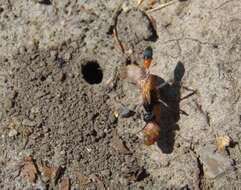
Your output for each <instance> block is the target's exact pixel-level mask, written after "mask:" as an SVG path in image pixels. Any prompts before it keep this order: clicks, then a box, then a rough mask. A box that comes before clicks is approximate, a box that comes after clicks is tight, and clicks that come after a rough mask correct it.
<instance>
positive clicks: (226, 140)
mask: <svg viewBox="0 0 241 190" xmlns="http://www.w3.org/2000/svg"><path fill="white" fill-rule="evenodd" d="M230 142H231V139H230V137H228V136H227V135H225V136H219V137H217V138H216V145H217V150H218V151H220V152H222V151H224V150H225V148H226V147H228V146H229V145H230Z"/></svg>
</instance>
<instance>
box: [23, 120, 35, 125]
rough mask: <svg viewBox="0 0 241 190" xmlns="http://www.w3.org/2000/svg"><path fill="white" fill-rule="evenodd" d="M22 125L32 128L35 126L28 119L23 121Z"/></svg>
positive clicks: (33, 122)
mask: <svg viewBox="0 0 241 190" xmlns="http://www.w3.org/2000/svg"><path fill="white" fill-rule="evenodd" d="M22 125H25V126H30V127H34V126H35V125H37V123H36V122H35V121H31V120H29V119H24V120H23V121H22Z"/></svg>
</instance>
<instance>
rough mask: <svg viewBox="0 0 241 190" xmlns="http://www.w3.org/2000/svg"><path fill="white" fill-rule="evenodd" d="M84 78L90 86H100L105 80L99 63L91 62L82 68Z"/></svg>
mask: <svg viewBox="0 0 241 190" xmlns="http://www.w3.org/2000/svg"><path fill="white" fill-rule="evenodd" d="M81 71H82V75H83V78H84V79H85V81H86V82H88V83H89V84H99V83H101V81H102V79H103V72H102V69H101V67H100V65H99V64H98V62H97V61H89V62H87V63H86V64H85V65H82V67H81Z"/></svg>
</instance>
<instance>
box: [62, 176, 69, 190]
mask: <svg viewBox="0 0 241 190" xmlns="http://www.w3.org/2000/svg"><path fill="white" fill-rule="evenodd" d="M69 189H70V179H69V178H68V177H64V178H63V179H62V180H61V183H60V190H69Z"/></svg>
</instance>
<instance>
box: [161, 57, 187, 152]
mask: <svg viewBox="0 0 241 190" xmlns="http://www.w3.org/2000/svg"><path fill="white" fill-rule="evenodd" d="M184 73H185V68H184V65H183V64H182V63H181V62H178V63H177V65H176V67H175V70H174V81H175V82H174V83H173V84H171V85H170V84H167V85H165V86H164V87H162V88H161V89H160V98H161V100H162V101H163V102H164V103H165V105H164V104H163V103H160V106H161V118H160V128H161V134H160V138H159V139H158V141H157V145H158V147H159V148H160V149H161V151H162V152H163V153H166V154H170V153H172V151H173V147H174V141H175V132H176V130H179V126H178V125H177V122H178V120H179V119H180V108H179V103H180V101H181V95H180V90H181V80H182V77H183V75H184ZM161 80H162V81H163V79H161V78H160V81H161Z"/></svg>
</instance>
